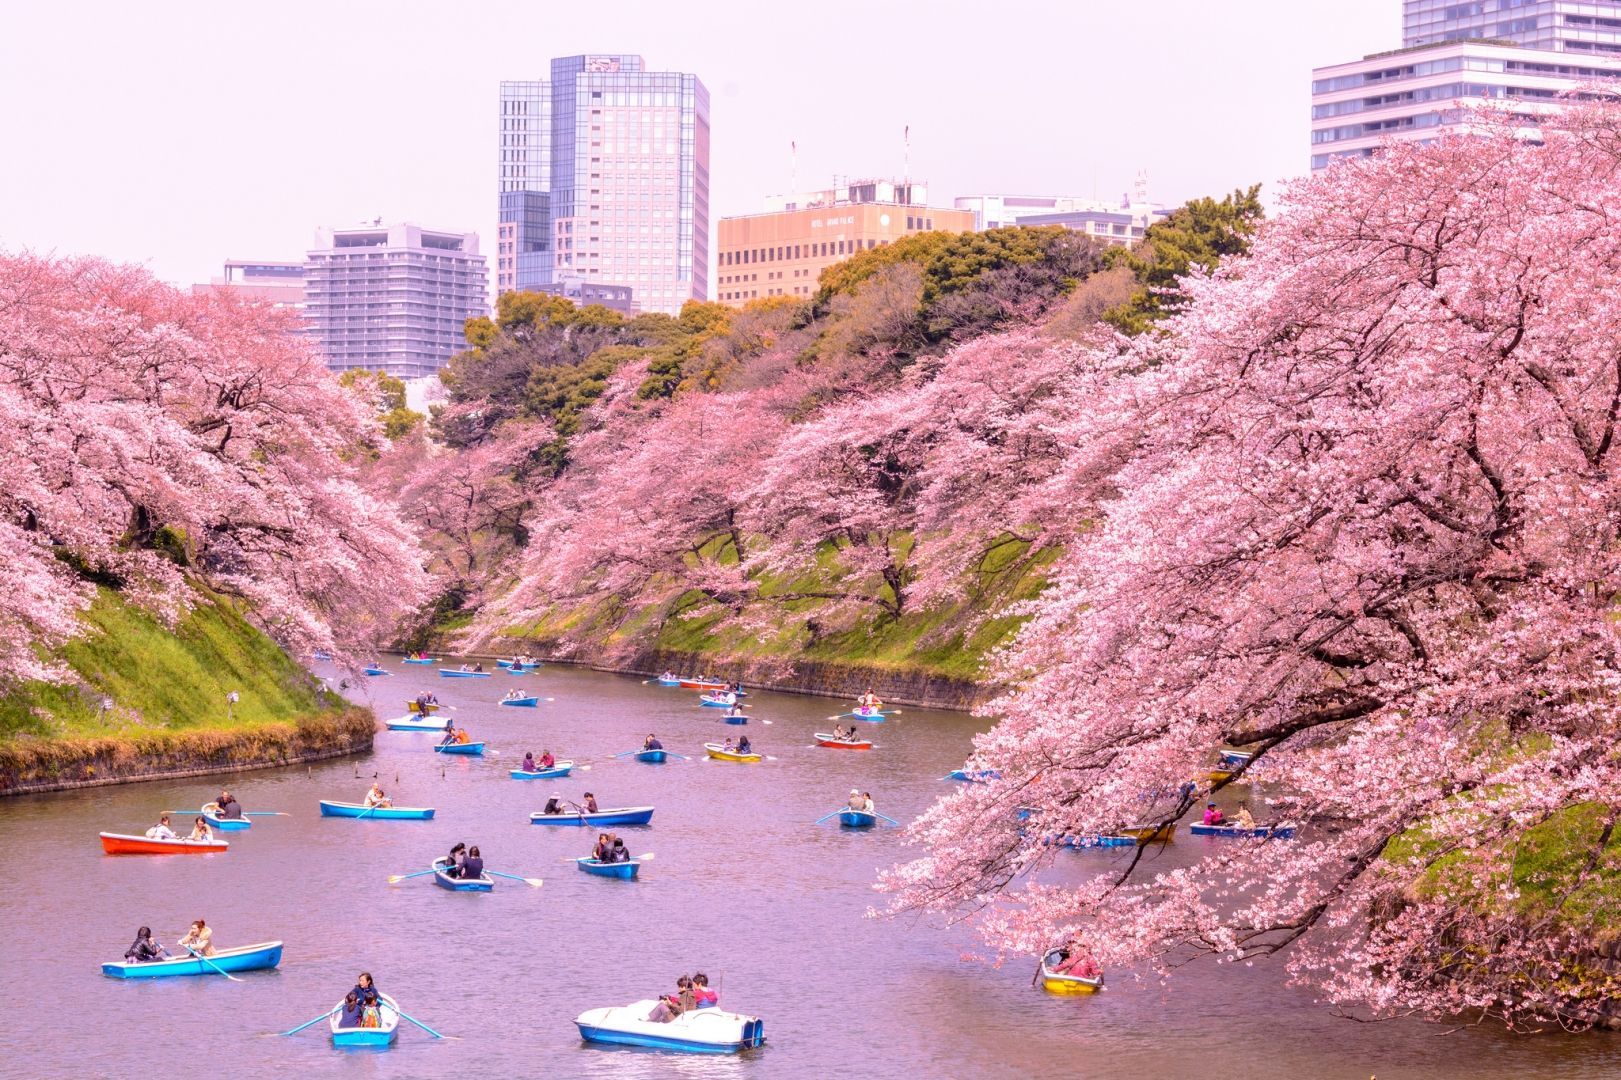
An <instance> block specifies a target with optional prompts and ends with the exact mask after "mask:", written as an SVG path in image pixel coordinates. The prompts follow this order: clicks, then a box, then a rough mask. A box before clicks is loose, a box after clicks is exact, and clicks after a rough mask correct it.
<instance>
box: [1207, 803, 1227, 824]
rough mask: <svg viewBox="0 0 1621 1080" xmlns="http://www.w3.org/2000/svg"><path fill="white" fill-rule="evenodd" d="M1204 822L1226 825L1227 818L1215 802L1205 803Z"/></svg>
mask: <svg viewBox="0 0 1621 1080" xmlns="http://www.w3.org/2000/svg"><path fill="white" fill-rule="evenodd" d="M1204 823H1205V824H1206V825H1225V824H1226V823H1227V819H1226V818H1225V817H1224V816H1223V815H1222V812H1221V811H1220V810H1218V809H1217V808H1216V804H1215V803H1205V807H1204Z"/></svg>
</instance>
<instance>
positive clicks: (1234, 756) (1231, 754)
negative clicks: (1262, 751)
mask: <svg viewBox="0 0 1621 1080" xmlns="http://www.w3.org/2000/svg"><path fill="white" fill-rule="evenodd" d="M1254 756H1255V755H1254V754H1252V753H1250V752H1249V751H1248V750H1223V751H1222V752H1221V763H1222V764H1223V765H1225V766H1226V767H1227V768H1229V769H1237V768H1240V767H1241V766H1244V765H1248V764H1249V761H1250V758H1252V757H1254Z"/></svg>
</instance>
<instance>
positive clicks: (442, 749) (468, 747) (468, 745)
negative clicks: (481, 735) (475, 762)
mask: <svg viewBox="0 0 1621 1080" xmlns="http://www.w3.org/2000/svg"><path fill="white" fill-rule="evenodd" d="M433 752H434V753H436V754H471V755H472V756H473V757H481V756H483V754H484V744H483V743H481V742H453V743H440V744H439V745H438V746H436V747H434V748H433Z"/></svg>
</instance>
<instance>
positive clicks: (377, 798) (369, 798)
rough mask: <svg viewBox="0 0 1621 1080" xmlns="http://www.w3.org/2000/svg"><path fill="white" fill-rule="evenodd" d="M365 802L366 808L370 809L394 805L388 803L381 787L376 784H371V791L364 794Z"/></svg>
mask: <svg viewBox="0 0 1621 1080" xmlns="http://www.w3.org/2000/svg"><path fill="white" fill-rule="evenodd" d="M365 801H366V805H367V806H368V807H371V806H393V805H394V804H393V803H392V802H390V801H389V798H388V795H387V794H385V793H384V791H383V785H381V784H376V783H374V784H372V786H371V790H370V791H368V792H366V800H365Z"/></svg>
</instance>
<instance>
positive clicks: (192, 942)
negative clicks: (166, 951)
mask: <svg viewBox="0 0 1621 1080" xmlns="http://www.w3.org/2000/svg"><path fill="white" fill-rule="evenodd" d="M179 945H180V947H181V948H182V949H185V950H187V951H188V952H194V953H196V954H197V955H199V956H213V955H214V931H212V930H210V929H209V928H208V924H207V923H205V922H203V920H201V919H198V920H197V921H196V922H194V923H192V924H191V929H190V930H187V931H186V936H185V937H183V938H181V939H180V941H179Z"/></svg>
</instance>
